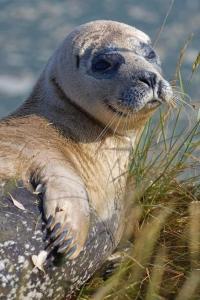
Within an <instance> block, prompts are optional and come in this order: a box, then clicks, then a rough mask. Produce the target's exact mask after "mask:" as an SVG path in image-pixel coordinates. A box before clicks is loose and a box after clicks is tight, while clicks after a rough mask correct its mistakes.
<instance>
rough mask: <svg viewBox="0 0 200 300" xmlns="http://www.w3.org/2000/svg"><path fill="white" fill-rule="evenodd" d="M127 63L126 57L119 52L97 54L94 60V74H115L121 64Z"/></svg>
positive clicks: (100, 75)
mask: <svg viewBox="0 0 200 300" xmlns="http://www.w3.org/2000/svg"><path fill="white" fill-rule="evenodd" d="M122 63H125V60H124V57H123V56H122V55H121V54H120V53H117V52H108V53H103V54H101V53H100V54H99V55H96V56H95V57H94V58H93V60H92V66H91V70H92V73H93V74H92V75H93V76H95V77H98V78H102V76H103V77H104V78H108V77H109V78H110V76H114V75H115V74H116V72H117V70H118V69H119V67H120V65H121V64H122Z"/></svg>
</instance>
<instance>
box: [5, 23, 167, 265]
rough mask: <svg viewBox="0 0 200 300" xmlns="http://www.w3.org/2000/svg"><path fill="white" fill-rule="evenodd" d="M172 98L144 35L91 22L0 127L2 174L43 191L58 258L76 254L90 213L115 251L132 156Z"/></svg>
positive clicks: (73, 37)
mask: <svg viewBox="0 0 200 300" xmlns="http://www.w3.org/2000/svg"><path fill="white" fill-rule="evenodd" d="M171 96H172V91H171V88H170V86H169V84H168V83H167V82H166V81H165V80H164V79H163V77H162V76H161V71H160V64H159V59H158V57H157V55H156V53H155V52H154V50H153V49H152V47H151V44H150V40H149V38H148V36H146V35H145V34H144V33H143V32H141V31H139V30H137V29H135V28H133V27H130V26H128V25H125V24H121V23H118V22H112V21H95V22H91V23H87V24H85V25H82V26H80V27H78V28H76V29H75V30H74V31H73V32H72V33H71V34H69V36H68V37H67V38H66V40H65V41H64V42H63V44H62V45H61V47H60V48H58V50H57V51H56V52H55V54H54V55H53V56H52V58H51V59H50V60H49V62H48V64H47V67H46V68H45V70H44V72H43V73H42V75H41V77H40V79H39V80H38V82H37V84H36V86H35V88H34V90H33V92H32V94H31V96H30V97H29V99H28V100H27V101H26V102H25V103H24V104H23V105H22V106H21V107H20V108H19V109H18V110H17V111H16V112H14V113H13V114H12V115H10V116H9V117H8V118H5V119H4V120H2V121H1V124H0V177H1V178H22V179H23V181H24V183H25V184H26V185H27V186H29V188H34V189H35V190H36V192H38V193H40V194H41V197H42V198H43V207H44V215H45V218H46V220H47V227H48V228H49V229H50V230H51V231H52V233H51V240H52V246H53V247H54V248H56V249H57V251H58V252H60V253H65V254H66V255H67V257H69V258H70V259H73V258H76V257H77V256H78V255H79V253H80V252H81V250H83V248H84V245H85V242H86V240H87V237H88V233H89V232H91V231H92V228H91V226H90V225H91V222H90V213H91V211H93V212H94V214H95V215H96V217H97V218H98V219H99V220H100V221H101V222H102V223H103V224H104V226H105V229H106V231H107V232H108V234H109V236H110V239H111V241H112V244H113V249H114V248H115V247H116V245H117V243H118V242H119V240H120V238H121V235H122V232H123V227H124V214H125V211H126V203H125V199H124V194H125V189H126V180H127V174H128V162H129V156H130V152H131V150H132V148H133V147H134V146H135V145H136V143H137V139H138V137H139V135H140V133H141V130H142V128H143V126H144V124H145V122H146V121H147V119H148V118H149V116H150V115H151V114H152V112H153V111H154V110H155V109H156V108H157V107H158V106H159V105H160V104H161V103H163V102H167V103H169V101H170V99H171ZM97 246H98V245H97Z"/></svg>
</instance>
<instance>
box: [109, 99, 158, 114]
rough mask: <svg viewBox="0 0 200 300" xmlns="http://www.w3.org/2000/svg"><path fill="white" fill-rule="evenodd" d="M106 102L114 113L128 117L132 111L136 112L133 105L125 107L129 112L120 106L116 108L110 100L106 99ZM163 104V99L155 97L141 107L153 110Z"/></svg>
mask: <svg viewBox="0 0 200 300" xmlns="http://www.w3.org/2000/svg"><path fill="white" fill-rule="evenodd" d="M104 104H105V105H106V107H107V108H108V109H109V110H110V111H112V112H113V113H115V114H117V115H119V116H121V117H127V116H128V115H129V114H130V113H134V112H136V111H134V108H133V107H127V106H126V107H125V108H126V109H127V110H128V112H124V111H122V110H120V109H119V108H116V107H115V106H114V105H112V104H111V103H110V102H109V101H108V100H104ZM161 104H163V101H162V100H161V99H155V98H154V99H152V100H150V101H148V102H147V103H145V105H144V106H143V107H141V109H142V108H148V109H150V110H152V109H156V108H157V107H158V106H160V105H161ZM141 109H140V110H141Z"/></svg>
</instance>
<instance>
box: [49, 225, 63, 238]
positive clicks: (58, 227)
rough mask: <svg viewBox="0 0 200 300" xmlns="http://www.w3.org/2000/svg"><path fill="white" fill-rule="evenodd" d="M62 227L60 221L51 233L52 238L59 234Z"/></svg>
mask: <svg viewBox="0 0 200 300" xmlns="http://www.w3.org/2000/svg"><path fill="white" fill-rule="evenodd" d="M60 229H61V224H60V223H56V224H55V226H54V228H53V230H52V232H51V234H50V239H55V238H56V237H57V236H58V233H59V231H60Z"/></svg>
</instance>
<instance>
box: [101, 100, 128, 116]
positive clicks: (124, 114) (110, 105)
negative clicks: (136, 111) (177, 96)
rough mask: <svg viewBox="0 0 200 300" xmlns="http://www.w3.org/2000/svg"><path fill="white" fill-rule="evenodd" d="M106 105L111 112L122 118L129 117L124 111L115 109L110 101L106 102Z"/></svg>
mask: <svg viewBox="0 0 200 300" xmlns="http://www.w3.org/2000/svg"><path fill="white" fill-rule="evenodd" d="M104 104H105V105H106V107H107V108H108V109H109V110H111V111H112V112H114V113H115V114H117V115H119V116H121V117H127V116H128V113H125V112H124V111H121V110H120V109H118V108H116V107H114V106H113V105H112V104H110V103H109V101H108V100H104Z"/></svg>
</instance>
